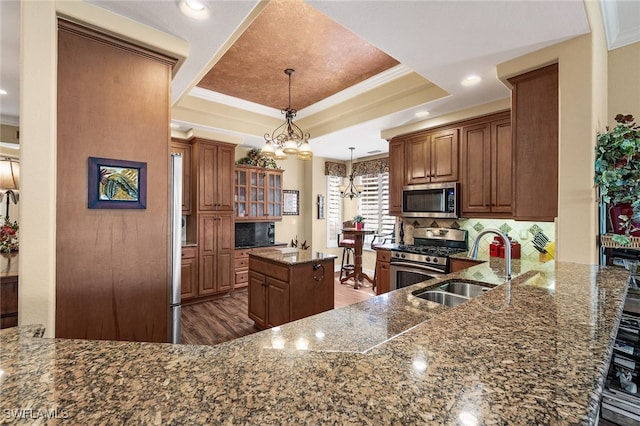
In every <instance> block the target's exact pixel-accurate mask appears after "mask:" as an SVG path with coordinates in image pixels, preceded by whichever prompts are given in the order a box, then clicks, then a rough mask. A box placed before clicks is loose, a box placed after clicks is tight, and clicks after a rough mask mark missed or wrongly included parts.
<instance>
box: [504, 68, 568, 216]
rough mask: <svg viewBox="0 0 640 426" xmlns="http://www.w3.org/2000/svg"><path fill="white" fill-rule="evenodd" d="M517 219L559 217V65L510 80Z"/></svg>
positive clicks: (514, 195) (514, 191)
mask: <svg viewBox="0 0 640 426" xmlns="http://www.w3.org/2000/svg"><path fill="white" fill-rule="evenodd" d="M509 83H511V84H512V86H513V92H512V95H511V102H512V109H511V113H512V123H513V162H514V164H513V169H514V170H516V171H517V173H516V176H515V179H514V188H513V197H514V198H513V202H514V205H513V207H514V214H513V216H514V218H515V219H517V220H540V221H553V220H554V219H555V217H557V216H558V120H559V117H558V64H553V65H549V66H547V67H544V68H540V69H537V70H535V71H531V72H528V73H526V74H522V75H519V76H516V77H513V78H510V79H509Z"/></svg>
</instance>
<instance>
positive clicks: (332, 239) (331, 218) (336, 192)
mask: <svg viewBox="0 0 640 426" xmlns="http://www.w3.org/2000/svg"><path fill="white" fill-rule="evenodd" d="M341 183H342V178H341V177H339V176H327V210H326V218H327V247H338V234H339V233H340V231H341V229H342V198H340V184H341Z"/></svg>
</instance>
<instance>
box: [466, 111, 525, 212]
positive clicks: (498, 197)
mask: <svg viewBox="0 0 640 426" xmlns="http://www.w3.org/2000/svg"><path fill="white" fill-rule="evenodd" d="M460 145H461V148H460V164H461V183H462V185H461V204H462V206H461V214H462V216H463V217H469V216H473V217H510V216H511V215H512V212H513V208H512V196H513V191H512V181H513V163H512V143H511V118H510V113H509V112H504V113H500V114H494V115H491V116H487V117H483V118H481V119H477V120H473V121H472V122H470V123H469V124H468V125H465V126H463V127H462V130H461V144H460Z"/></svg>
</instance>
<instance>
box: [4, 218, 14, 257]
mask: <svg viewBox="0 0 640 426" xmlns="http://www.w3.org/2000/svg"><path fill="white" fill-rule="evenodd" d="M12 251H18V222H11V221H10V220H9V218H5V219H4V224H2V226H0V253H11V252H12Z"/></svg>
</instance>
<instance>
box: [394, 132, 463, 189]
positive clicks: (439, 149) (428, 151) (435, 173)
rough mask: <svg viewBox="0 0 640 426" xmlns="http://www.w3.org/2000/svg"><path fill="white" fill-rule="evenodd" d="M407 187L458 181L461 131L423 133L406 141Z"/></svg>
mask: <svg viewBox="0 0 640 426" xmlns="http://www.w3.org/2000/svg"><path fill="white" fill-rule="evenodd" d="M405 172H406V183H407V185H419V184H425V183H431V182H455V181H457V180H458V129H457V128H456V129H444V130H439V131H429V132H420V133H417V134H415V135H412V136H409V137H406V138H405Z"/></svg>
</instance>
